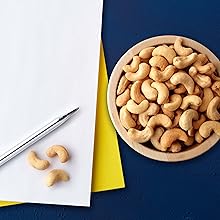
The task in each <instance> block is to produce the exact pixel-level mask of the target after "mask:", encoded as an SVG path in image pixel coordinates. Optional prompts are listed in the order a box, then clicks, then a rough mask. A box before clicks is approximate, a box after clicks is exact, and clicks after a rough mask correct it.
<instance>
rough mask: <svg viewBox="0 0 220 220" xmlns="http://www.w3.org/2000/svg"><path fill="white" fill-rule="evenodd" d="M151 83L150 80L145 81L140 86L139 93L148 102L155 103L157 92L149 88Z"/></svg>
mask: <svg viewBox="0 0 220 220" xmlns="http://www.w3.org/2000/svg"><path fill="white" fill-rule="evenodd" d="M152 83H153V80H152V79H147V80H145V81H144V82H143V83H142V85H141V91H142V93H143V94H144V96H145V97H146V98H147V99H148V100H151V101H155V100H156V99H157V90H156V89H154V88H152V87H151V84H152Z"/></svg>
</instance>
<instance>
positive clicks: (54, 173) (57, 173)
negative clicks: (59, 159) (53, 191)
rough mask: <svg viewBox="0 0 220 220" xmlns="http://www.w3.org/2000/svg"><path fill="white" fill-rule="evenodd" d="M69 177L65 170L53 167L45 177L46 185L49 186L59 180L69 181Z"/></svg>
mask: <svg viewBox="0 0 220 220" xmlns="http://www.w3.org/2000/svg"><path fill="white" fill-rule="evenodd" d="M69 179H70V177H69V174H68V173H67V172H66V171H64V170H60V169H54V170H51V171H50V172H49V173H48V175H47V177H46V185H47V186H48V187H50V186H53V185H54V184H55V183H57V182H60V181H65V182H67V181H69Z"/></svg>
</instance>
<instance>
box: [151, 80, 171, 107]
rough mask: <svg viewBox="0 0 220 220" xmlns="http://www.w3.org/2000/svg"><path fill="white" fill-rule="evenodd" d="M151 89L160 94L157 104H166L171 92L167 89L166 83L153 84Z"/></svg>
mask: <svg viewBox="0 0 220 220" xmlns="http://www.w3.org/2000/svg"><path fill="white" fill-rule="evenodd" d="M151 87H153V88H155V89H156V90H157V92H158V95H157V103H158V104H163V103H165V102H166V101H167V99H168V97H169V90H168V88H167V87H166V85H165V84H164V83H160V82H153V83H152V84H151Z"/></svg>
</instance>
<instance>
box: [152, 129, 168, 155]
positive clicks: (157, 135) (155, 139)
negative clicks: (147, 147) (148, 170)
mask: <svg viewBox="0 0 220 220" xmlns="http://www.w3.org/2000/svg"><path fill="white" fill-rule="evenodd" d="M163 132H164V129H163V128H162V127H159V128H156V130H155V132H154V135H153V136H152V137H151V139H150V141H151V143H152V145H153V146H154V147H155V148H156V149H157V150H159V151H166V150H167V148H163V147H162V146H161V144H160V137H161V136H162V134H163Z"/></svg>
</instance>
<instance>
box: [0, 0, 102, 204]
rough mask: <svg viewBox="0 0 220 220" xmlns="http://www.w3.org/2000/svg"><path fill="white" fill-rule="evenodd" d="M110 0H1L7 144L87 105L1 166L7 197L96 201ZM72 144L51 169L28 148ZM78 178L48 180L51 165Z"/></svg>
mask: <svg viewBox="0 0 220 220" xmlns="http://www.w3.org/2000/svg"><path fill="white" fill-rule="evenodd" d="M101 17H102V0H92V1H90V0H80V1H76V0H65V1H63V0H19V1H17V0H5V1H0V76H1V79H0V152H1V153H3V152H4V151H6V150H8V149H9V148H11V146H13V145H14V144H16V143H18V141H20V140H22V139H23V138H25V137H27V135H29V134H31V133H32V132H33V131H35V130H36V129H38V128H41V127H42V126H43V125H45V124H46V123H47V122H49V121H50V120H52V119H54V118H55V117H56V116H59V115H60V114H63V113H65V112H67V111H68V110H71V109H73V108H74V107H77V106H79V107H80V111H79V112H77V113H76V115H74V117H73V118H72V119H71V120H70V121H68V122H67V123H66V124H64V125H63V126H62V127H60V128H58V129H57V130H56V131H54V132H53V133H51V134H50V135H49V136H47V137H45V138H44V139H42V140H41V141H40V142H38V143H36V144H34V145H33V146H32V147H31V148H29V149H27V150H26V151H24V152H23V153H21V154H20V155H18V156H17V157H15V158H14V159H12V160H11V161H10V162H8V163H7V164H5V165H4V166H2V167H0V179H1V184H0V200H8V201H19V202H36V203H49V204H65V205H79V206H89V204H90V193H91V176H92V159H93V143H94V128H95V112H96V96H97V81H98V64H99V49H100V35H101ZM53 144H62V145H64V146H66V147H67V148H68V149H69V151H70V155H71V160H70V161H69V162H67V163H65V164H61V163H60V162H59V161H58V158H53V159H50V161H51V166H50V167H49V168H48V170H46V171H38V170H35V169H33V168H32V167H30V166H29V165H28V163H27V153H28V152H29V151H30V150H35V151H36V152H37V153H38V154H39V156H40V157H42V158H44V159H45V158H47V157H46V154H45V151H46V149H47V148H48V147H49V146H51V145H53ZM55 168H61V169H64V170H66V171H67V172H68V173H69V174H70V177H71V179H70V181H69V182H65V183H59V184H57V185H55V186H54V187H51V188H48V187H47V186H45V183H44V179H45V177H46V175H47V173H48V172H49V171H50V170H51V169H55Z"/></svg>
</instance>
